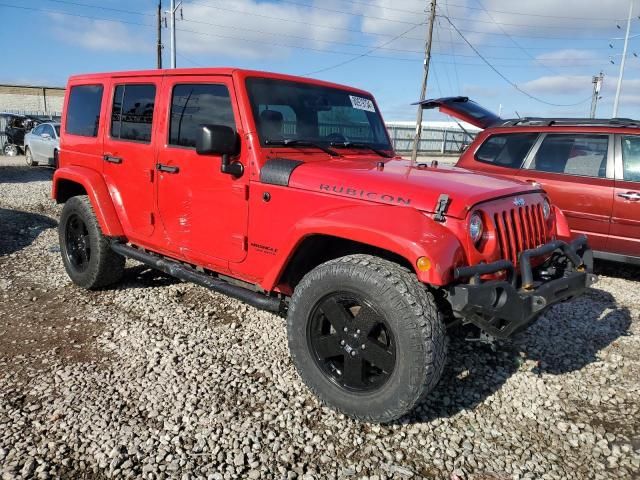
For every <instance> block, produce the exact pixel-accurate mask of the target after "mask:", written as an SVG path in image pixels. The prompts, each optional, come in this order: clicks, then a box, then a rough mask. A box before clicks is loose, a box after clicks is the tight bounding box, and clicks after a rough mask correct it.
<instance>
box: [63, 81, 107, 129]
mask: <svg viewBox="0 0 640 480" xmlns="http://www.w3.org/2000/svg"><path fill="white" fill-rule="evenodd" d="M102 91H103V88H102V85H78V86H75V87H71V91H70V92H69V102H68V104H67V122H66V129H65V131H66V133H70V134H71V135H81V136H83V137H97V136H98V126H99V123H100V105H101V104H102Z"/></svg>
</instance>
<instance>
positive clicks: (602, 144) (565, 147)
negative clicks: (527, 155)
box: [529, 134, 609, 178]
mask: <svg viewBox="0 0 640 480" xmlns="http://www.w3.org/2000/svg"><path fill="white" fill-rule="evenodd" d="M608 150H609V136H608V135H580V134H549V135H547V136H546V137H545V139H544V140H543V141H542V144H541V145H540V148H539V149H538V151H537V152H536V156H535V157H534V159H533V161H532V162H531V165H530V166H529V168H530V169H531V170H538V171H541V172H549V173H561V174H566V175H579V176H583V177H600V178H604V177H606V176H607V152H608Z"/></svg>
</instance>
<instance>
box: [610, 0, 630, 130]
mask: <svg viewBox="0 0 640 480" xmlns="http://www.w3.org/2000/svg"><path fill="white" fill-rule="evenodd" d="M632 15H633V0H629V18H627V33H626V34H625V36H624V48H623V49H622V60H621V61H620V73H619V74H618V86H617V87H616V97H615V99H614V100H613V114H612V115H611V116H612V117H613V118H616V117H617V116H618V103H619V102H620V90H622V76H623V75H624V63H625V60H626V59H627V47H628V46H629V30H631V16H632Z"/></svg>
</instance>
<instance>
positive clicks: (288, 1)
mask: <svg viewBox="0 0 640 480" xmlns="http://www.w3.org/2000/svg"><path fill="white" fill-rule="evenodd" d="M280 3H289V4H293V5H300V6H303V7H307V8H311V9H313V10H323V11H325V12H334V13H342V14H344V15H350V16H352V17H362V18H372V19H374V20H384V21H386V22H396V23H405V24H407V25H419V24H416V23H415V22H407V21H406V20H397V19H393V18H387V17H376V16H374V15H365V14H363V13H352V12H345V11H344V10H336V9H334V8H326V7H319V6H317V5H310V4H308V3H303V2H298V1H295V0H280ZM413 13H415V12H413Z"/></svg>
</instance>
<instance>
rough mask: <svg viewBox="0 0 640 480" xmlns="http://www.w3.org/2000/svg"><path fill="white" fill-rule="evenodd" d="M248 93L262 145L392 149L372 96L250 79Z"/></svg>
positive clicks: (272, 80)
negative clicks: (287, 142) (296, 142)
mask: <svg viewBox="0 0 640 480" xmlns="http://www.w3.org/2000/svg"><path fill="white" fill-rule="evenodd" d="M247 90H248V92H249V100H250V101H251V109H252V111H253V116H254V118H255V121H256V125H257V127H258V135H259V137H260V144H261V145H263V146H264V145H268V144H269V143H271V144H276V143H278V142H283V141H284V140H299V141H304V142H312V143H316V144H323V145H331V144H340V143H348V144H365V145H367V146H371V147H373V148H376V149H380V150H391V145H390V143H389V137H388V135H387V131H386V128H385V126H384V123H383V122H382V118H381V117H380V114H379V113H378V112H377V110H376V107H375V104H374V103H373V99H372V98H371V97H369V96H365V95H362V94H357V93H354V92H349V91H346V90H340V89H337V88H329V87H322V86H318V85H310V84H306V83H298V82H289V81H283V80H274V79H267V78H249V79H247ZM291 145H293V143H292V144H291Z"/></svg>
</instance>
